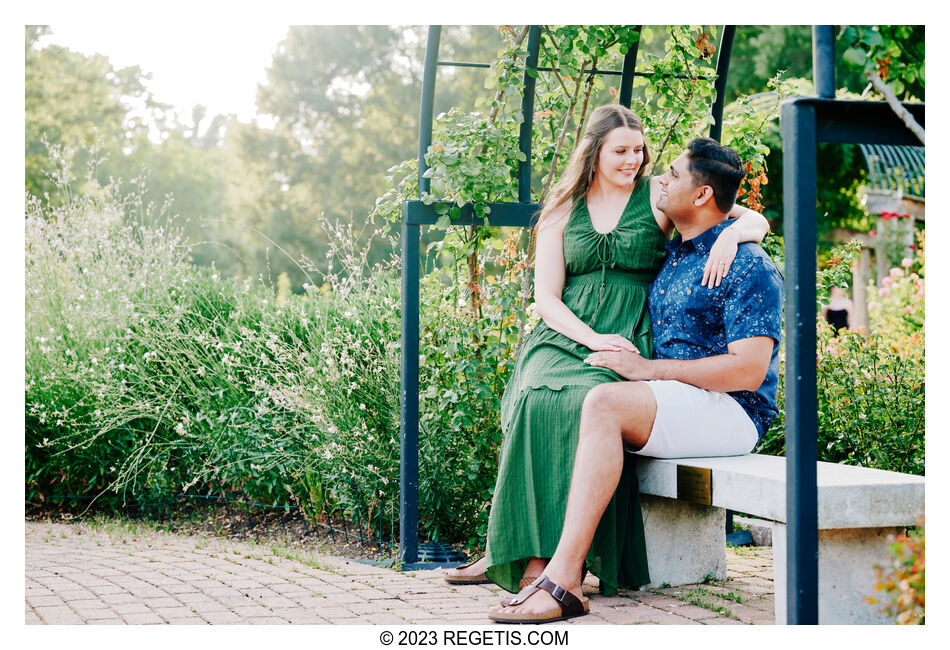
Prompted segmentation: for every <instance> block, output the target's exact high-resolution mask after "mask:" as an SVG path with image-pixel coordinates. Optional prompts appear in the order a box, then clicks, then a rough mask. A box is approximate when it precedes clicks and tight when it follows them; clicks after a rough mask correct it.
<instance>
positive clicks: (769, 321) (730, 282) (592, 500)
mask: <svg viewBox="0 0 950 650" xmlns="http://www.w3.org/2000/svg"><path fill="white" fill-rule="evenodd" d="M743 176H744V169H743V166H742V161H741V160H740V159H739V156H738V155H737V154H736V153H735V152H734V151H733V150H732V149H729V148H728V147H724V146H722V145H721V144H719V143H718V142H716V141H715V140H711V139H709V138H699V139H696V140H693V141H692V142H690V144H689V148H688V150H687V151H685V152H684V153H683V154H682V155H680V157H679V158H677V159H676V160H675V161H674V162H673V163H672V165H671V166H670V169H669V171H667V172H666V173H665V174H663V176H661V177H660V178H659V182H660V186H661V188H662V196H661V198H660V200H659V201H658V202H657V207H658V208H659V209H660V210H662V211H663V212H664V213H665V214H666V216H667V217H669V218H670V220H671V221H672V222H673V224H674V225H675V226H676V230H677V232H678V233H679V234H678V235H677V236H676V237H675V238H674V239H673V240H672V241H671V242H670V243H669V245H668V249H669V255H668V257H667V260H666V262H665V264H664V266H663V268H662V269H661V270H660V273H659V274H658V275H657V278H656V280H655V281H654V282H653V284H652V285H651V286H650V298H649V303H650V304H649V306H650V318H651V322H652V327H653V336H654V358H653V359H644V358H643V357H641V356H640V355H639V354H637V353H635V352H628V351H618V352H595V353H594V354H592V355H590V356H589V357H588V359H587V362H588V363H590V364H592V365H596V366H602V367H606V368H610V369H611V370H613V371H614V372H616V373H617V374H618V375H620V376H621V377H623V378H624V379H626V380H628V381H620V382H616V383H608V384H602V385H600V386H597V387H595V388H594V389H592V390H591V391H590V392H589V393H588V395H587V398H586V399H585V401H584V406H583V410H582V412H581V424H580V433H579V438H578V445H577V451H576V453H575V457H574V470H573V474H572V476H571V490H570V494H569V496H568V502H567V511H566V513H565V519H564V528H563V530H562V533H561V539H560V542H559V543H558V547H557V550H556V551H555V553H554V556H553V557H552V558H551V561H550V562H549V563H548V565H547V567H546V568H545V572H544V573H545V575H544V576H542V577H541V578H539V580H538V581H536V583H535V585H533V586H531V587H528V588H526V589H525V590H523V591H522V592H521V593H520V594H519V595H518V596H516V597H515V598H513V599H511V601H508V602H509V603H510V604H509V605H508V606H504V607H496V608H493V609H492V611H491V613H490V617H491V618H493V619H495V620H499V621H504V622H528V621H530V622H538V616H541V617H542V620H556V619H558V618H566V617H569V616H575V615H579V614H583V613H585V611H586V609H585V608H583V607H582V603H581V600H582V596H581V580H580V578H581V569H582V567H583V565H584V560H585V558H586V556H587V551H588V549H589V547H590V544H591V541H592V539H593V536H594V532H595V530H596V528H597V524H598V522H599V521H600V517H601V515H602V514H603V511H604V508H606V507H607V504H608V502H609V501H610V498H611V496H612V495H613V492H614V490H615V489H616V487H617V483H618V481H619V479H620V473H621V469H622V467H623V449H624V448H625V447H626V448H627V449H629V450H631V451H634V452H635V453H638V454H641V455H645V456H653V457H662V458H676V457H689V456H693V457H696V456H724V455H726V456H727V455H739V454H745V453H748V452H750V451H752V449H753V448H754V447H755V445H756V443H757V442H758V441H759V439H760V438H761V437H762V435H763V434H764V432H765V431H766V430H767V429H768V427H769V424H770V423H771V421H772V419H773V418H774V416H775V414H776V412H777V407H776V391H777V386H778V347H779V339H780V336H781V327H782V293H783V284H784V283H783V280H782V277H781V274H780V273H779V272H778V270H777V269H776V268H775V265H774V264H773V263H772V261H771V260H770V259H769V258H768V256H767V255H766V254H765V253H764V252H763V251H762V249H761V248H760V247H759V246H758V245H757V244H752V243H743V244H741V245H739V247H738V251H737V253H736V258H735V260H734V261H733V263H732V266H731V268H729V269H728V271H729V272H728V274H727V275H726V276H725V277H724V278H723V279H722V281H721V282H720V283H717V284H716V285H715V286H713V287H712V288H710V287H706V286H703V284H702V280H703V272H704V266H705V264H706V260H707V258H708V254H709V249H710V247H711V246H712V244H713V243H714V242H715V241H716V237H717V236H718V235H719V234H720V233H721V232H722V231H723V230H724V229H725V228H727V227H728V226H729V225H730V224H731V220H727V219H726V215H727V214H728V212H729V210H730V209H731V208H732V206H733V204H734V203H735V199H736V194H737V192H738V189H739V184H740V182H741V181H742V178H743ZM544 617H547V618H544Z"/></svg>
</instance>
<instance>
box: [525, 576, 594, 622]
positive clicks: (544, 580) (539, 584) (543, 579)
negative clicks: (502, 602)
mask: <svg viewBox="0 0 950 650" xmlns="http://www.w3.org/2000/svg"><path fill="white" fill-rule="evenodd" d="M539 589H540V590H543V591H546V592H548V593H549V594H551V598H553V599H554V600H556V601H557V603H558V605H559V606H560V608H561V615H562V616H574V615H577V614H580V613H582V612H583V611H584V604H583V603H582V602H581V600H580V599H579V598H578V597H577V596H575V595H574V594H572V593H571V592H570V591H568V590H567V589H565V588H564V587H562V586H561V585H559V584H556V583H554V582H551V580H549V579H548V577H547V576H545V575H542V576H540V577H539V578H538V579H537V580H535V581H534V582H532V583H531V584H530V585H529V586H527V587H525V588H524V589H523V590H522V591H521V593H519V594H518V595H517V596H515V597H514V598H512V599H511V600H509V601H508V603H507V605H506V606H511V605H520V604H521V603H523V602H524V601H525V600H527V599H528V597H529V596H531V595H532V594H533V593H534V592H536V591H538V590H539Z"/></svg>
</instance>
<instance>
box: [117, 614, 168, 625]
mask: <svg viewBox="0 0 950 650" xmlns="http://www.w3.org/2000/svg"><path fill="white" fill-rule="evenodd" d="M122 618H124V619H125V622H126V623H128V624H129V625H153V624H158V623H164V622H165V620H164V619H163V618H162V617H161V616H159V615H158V614H152V613H148V614H123V615H122Z"/></svg>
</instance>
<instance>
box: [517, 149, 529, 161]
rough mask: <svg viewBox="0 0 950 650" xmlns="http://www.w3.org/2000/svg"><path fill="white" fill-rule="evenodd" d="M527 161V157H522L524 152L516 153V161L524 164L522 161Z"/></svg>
mask: <svg viewBox="0 0 950 650" xmlns="http://www.w3.org/2000/svg"><path fill="white" fill-rule="evenodd" d="M527 159H528V157H527V156H525V155H524V152H523V151H519V152H518V160H519V161H521V162H524V161H526V160H527Z"/></svg>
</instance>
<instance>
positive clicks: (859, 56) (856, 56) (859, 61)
mask: <svg viewBox="0 0 950 650" xmlns="http://www.w3.org/2000/svg"><path fill="white" fill-rule="evenodd" d="M841 57H842V58H843V59H844V60H845V61H847V62H848V63H850V64H852V65H856V66H858V67H864V63H865V62H866V61H867V60H868V55H867V53H866V52H865V51H864V50H859V49H858V48H856V47H849V48H848V49H847V50H845V51H844V54H842V55H841Z"/></svg>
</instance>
